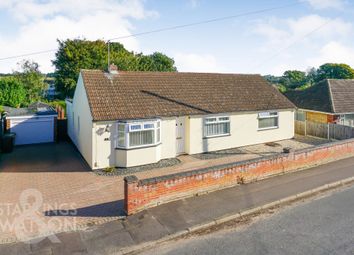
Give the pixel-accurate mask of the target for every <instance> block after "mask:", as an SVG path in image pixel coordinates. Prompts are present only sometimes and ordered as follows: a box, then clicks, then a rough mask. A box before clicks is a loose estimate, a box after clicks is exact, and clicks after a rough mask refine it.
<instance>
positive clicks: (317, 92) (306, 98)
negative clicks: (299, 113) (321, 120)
mask: <svg viewBox="0 0 354 255" xmlns="http://www.w3.org/2000/svg"><path fill="white" fill-rule="evenodd" d="M285 96H287V97H288V98H289V99H290V101H292V102H293V103H294V104H295V105H296V106H297V107H299V108H302V109H308V110H314V111H320V112H333V109H332V100H331V94H330V91H329V87H328V82H327V80H325V81H322V82H320V83H318V84H316V85H314V86H312V87H309V88H307V89H305V90H290V91H287V92H286V93H285Z"/></svg>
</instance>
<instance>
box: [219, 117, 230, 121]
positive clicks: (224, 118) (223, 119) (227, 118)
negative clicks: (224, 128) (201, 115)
mask: <svg viewBox="0 0 354 255" xmlns="http://www.w3.org/2000/svg"><path fill="white" fill-rule="evenodd" d="M219 121H229V117H220V118H219Z"/></svg>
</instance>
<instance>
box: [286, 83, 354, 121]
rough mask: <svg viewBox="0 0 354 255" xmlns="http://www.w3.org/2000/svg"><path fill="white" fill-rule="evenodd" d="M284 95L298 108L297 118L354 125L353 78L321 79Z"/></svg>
mask: <svg viewBox="0 0 354 255" xmlns="http://www.w3.org/2000/svg"><path fill="white" fill-rule="evenodd" d="M285 95H286V96H287V97H288V98H289V99H290V100H291V101H292V102H293V103H294V104H295V105H296V106H297V107H298V108H299V109H298V110H297V112H296V119H297V120H301V121H304V120H307V121H312V122H319V123H336V124H341V125H346V126H354V100H353V99H354V80H338V79H328V80H323V81H322V82H320V83H318V84H316V85H314V86H312V87H310V88H308V89H305V90H302V91H289V92H287V93H286V94H285Z"/></svg>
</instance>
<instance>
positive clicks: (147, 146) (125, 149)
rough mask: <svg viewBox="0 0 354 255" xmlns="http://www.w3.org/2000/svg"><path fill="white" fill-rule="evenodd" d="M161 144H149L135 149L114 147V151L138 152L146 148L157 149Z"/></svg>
mask: <svg viewBox="0 0 354 255" xmlns="http://www.w3.org/2000/svg"><path fill="white" fill-rule="evenodd" d="M160 144H161V143H157V144H150V145H143V146H135V147H128V148H127V147H116V148H115V149H116V150H124V151H129V150H139V149H146V148H151V147H157V146H159V145H160Z"/></svg>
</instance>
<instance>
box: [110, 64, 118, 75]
mask: <svg viewBox="0 0 354 255" xmlns="http://www.w3.org/2000/svg"><path fill="white" fill-rule="evenodd" d="M108 72H109V73H110V74H118V67H117V66H116V65H115V64H114V63H112V64H110V65H109V68H108Z"/></svg>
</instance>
